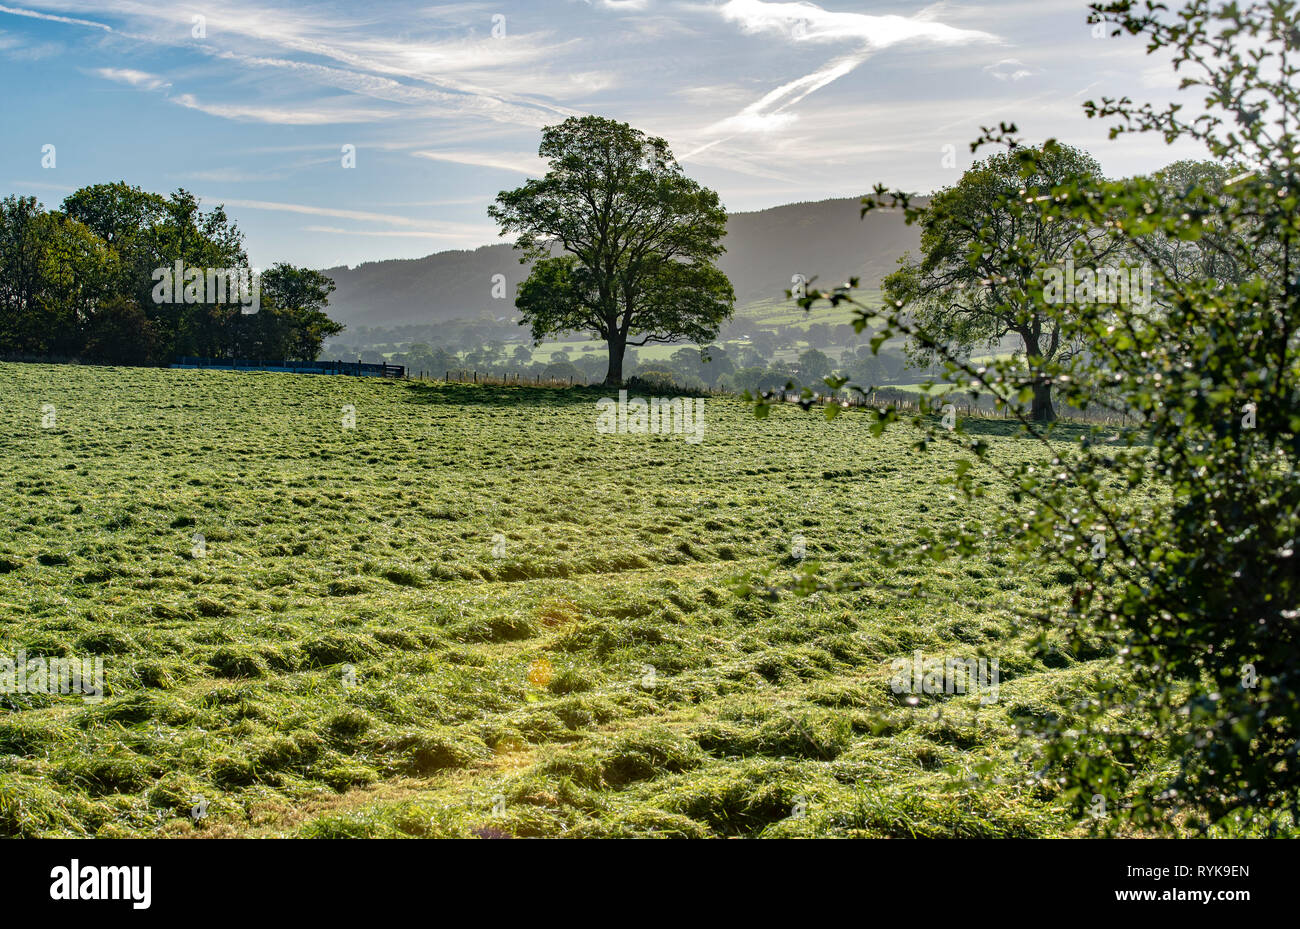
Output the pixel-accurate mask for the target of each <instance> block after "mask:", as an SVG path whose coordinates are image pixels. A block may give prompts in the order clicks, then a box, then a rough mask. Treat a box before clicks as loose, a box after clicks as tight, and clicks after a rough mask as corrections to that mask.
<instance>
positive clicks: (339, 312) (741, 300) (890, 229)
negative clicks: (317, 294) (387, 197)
mask: <svg viewBox="0 0 1300 929" xmlns="http://www.w3.org/2000/svg"><path fill="white" fill-rule="evenodd" d="M860 210H861V200H860V199H859V198H857V197H844V198H841V199H836V200H820V201H817V202H814V203H791V204H787V205H785V206H778V207H772V208H770V209H766V210H759V211H757V212H753V213H732V214H731V215H730V216H729V217H728V222H727V236H726V238H725V239H724V240H723V244H724V245H725V246H726V248H727V252H726V254H725V255H723V256H722V258H721V260H720V261H719V266H720V267H721V268H722V270H723V271H725V272H726V274H727V276H728V277H730V278H731V283H732V285H733V286H734V287H735V289H736V300H737V303H738V304H739V305H744V304H746V303H749V302H751V301H754V300H761V299H765V298H779V297H780V295H781V293H782V292H783V291H785V290H788V289H789V288H790V279H791V277H792V276H793V275H794V274H803V275H805V276H807V277H809V278H812V277H814V276H816V277H817V279H818V281H817V283H818V284H823V285H828V286H829V285H832V284H835V283H840V282H842V281H843V280H844V279H845V278H847V277H849V276H852V275H857V276H858V277H860V278H862V286H864V287H874V286H876V284H877V283H878V282H879V279H880V278H881V277H882V276H883V275H885V274H887V273H888V272H889V271H890V270H891V269H892V268H893V267H894V264H895V261H896V260H897V259H898V257H899V256H900V255H902V254H903V253H904V252H906V251H909V250H912V251H915V250H916V248H917V245H918V241H919V233H918V230H917V229H916V228H915V227H909V226H907V225H905V224H904V222H903V214H902V212H901V211H893V212H872V213H868V214H867V215H866V216H865V217H862V218H859V213H860ZM325 273H326V274H328V275H329V276H330V277H332V278H333V279H334V282H335V283H336V284H337V285H338V289H337V291H335V293H334V294H333V296H332V297H331V299H330V308H329V314H330V316H331V317H332V318H334V319H336V320H338V321H339V322H342V323H346V324H348V325H349V326H392V325H402V324H407V323H428V322H436V321H439V320H445V319H456V318H464V317H479V316H482V315H485V314H490V315H493V316H497V317H500V316H510V315H513V313H514V310H513V303H512V300H511V298H512V297H513V295H514V290H515V285H516V284H518V282H519V281H520V280H522V278H523V277H524V276H525V275H526V274H527V267H526V266H525V265H521V264H519V262H518V256H517V253H516V252H514V250H513V249H512V248H511V246H510V245H509V244H508V243H506V242H502V243H501V244H497V245H488V246H484V247H482V248H479V249H475V250H473V251H447V252H437V253H436V254H433V255H428V256H426V257H424V258H412V259H397V260H393V261H375V262H367V263H365V264H362V265H358V266H357V267H355V268H346V267H338V268H327V269H325ZM498 274H500V275H504V277H505V283H506V286H505V288H504V291H505V293H506V294H507V297H506V299H504V300H501V299H494V298H493V280H494V278H493V276H494V275H498ZM497 292H498V293H500V292H501V288H497Z"/></svg>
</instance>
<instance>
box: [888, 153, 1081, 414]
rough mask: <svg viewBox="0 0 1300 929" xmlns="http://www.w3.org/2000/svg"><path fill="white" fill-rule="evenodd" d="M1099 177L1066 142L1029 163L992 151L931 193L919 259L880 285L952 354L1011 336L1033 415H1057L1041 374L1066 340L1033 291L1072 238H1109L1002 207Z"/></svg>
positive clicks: (922, 354)
mask: <svg viewBox="0 0 1300 929" xmlns="http://www.w3.org/2000/svg"><path fill="white" fill-rule="evenodd" d="M1100 175H1101V169H1100V167H1099V166H1098V164H1097V162H1096V160H1095V159H1094V158H1093V157H1092V156H1091V155H1089V154H1087V153H1086V152H1083V151H1080V150H1079V149H1076V148H1071V147H1070V146H1068V145H1056V144H1054V145H1052V146H1050V147H1047V148H1045V149H1043V150H1042V157H1041V158H1037V159H1033V160H1032V161H1030V160H1026V159H1024V158H1021V157H1019V155H1018V154H1017V153H1010V152H1008V153H1000V154H996V155H993V156H991V157H989V158H987V159H985V160H984V161H981V162H979V163H977V164H975V165H974V166H973V167H971V168H970V169H969V170H968V171H966V173H965V174H963V175H962V177H961V180H960V181H958V182H957V184H956V186H954V187H949V188H947V189H945V190H943V191H940V192H939V193H937V194H935V195H934V197H933V198H932V200H931V202H930V208H929V209H928V210H926V211H925V214H924V215H923V216H922V217H921V219H920V225H921V258H920V259H919V260H908V259H906V258H905V259H904V260H903V262H902V267H900V268H899V269H898V270H897V271H895V272H894V273H893V274H891V275H889V277H887V278H885V282H884V292H885V300H886V302H887V304H889V305H892V306H895V307H903V308H905V309H906V310H907V312H908V313H909V314H910V316H911V317H912V318H913V319H914V320H915V321H916V324H917V326H918V327H920V328H924V329H925V330H927V331H928V332H931V333H936V334H938V335H940V336H941V337H942V338H944V339H946V340H947V342H948V345H949V346H951V347H952V348H953V349H954V350H955V351H956V352H957V353H958V354H962V353H969V352H970V351H972V350H973V349H975V348H977V347H988V346H993V345H997V344H999V343H1000V342H1001V340H1002V339H1003V338H1004V337H1006V336H1008V335H1017V336H1019V337H1020V339H1021V341H1022V342H1023V343H1024V353H1025V360H1026V364H1027V366H1028V371H1027V372H1026V376H1025V380H1026V381H1027V382H1028V383H1029V384H1030V389H1031V390H1032V408H1031V409H1032V413H1031V415H1032V418H1033V419H1035V420H1036V421H1039V422H1047V421H1051V420H1053V419H1055V418H1056V411H1055V408H1054V407H1053V405H1052V385H1051V383H1050V379H1047V378H1044V377H1042V376H1041V371H1042V370H1043V368H1044V366H1045V365H1048V364H1050V363H1051V362H1052V361H1053V360H1055V358H1056V357H1057V354H1058V353H1059V352H1060V351H1061V350H1062V349H1063V348H1064V347H1065V346H1064V345H1063V343H1062V339H1061V326H1060V323H1059V321H1058V320H1057V319H1055V318H1053V315H1052V314H1051V313H1048V312H1045V311H1044V310H1043V309H1042V307H1041V301H1040V300H1038V299H1037V297H1036V295H1037V294H1040V293H1041V291H1042V284H1041V280H1040V276H1041V273H1042V268H1043V266H1044V265H1046V264H1054V263H1057V262H1064V261H1065V260H1066V259H1068V258H1070V257H1071V255H1072V254H1073V250H1074V247H1075V244H1076V243H1079V242H1081V241H1085V240H1087V241H1107V234H1106V230H1105V229H1104V227H1099V228H1088V227H1085V226H1083V225H1082V224H1080V223H1079V222H1077V221H1065V222H1056V221H1053V220H1051V219H1048V218H1046V217H1043V216H1040V215H1039V214H1024V213H1023V212H1020V211H1014V210H1011V209H1008V208H1007V207H1006V205H1005V204H1006V202H1007V198H1008V196H1012V197H1014V196H1015V195H1017V194H1019V195H1020V196H1021V197H1034V196H1040V197H1050V196H1051V193H1052V191H1053V189H1054V188H1057V187H1060V186H1063V185H1065V184H1067V183H1079V182H1081V181H1084V180H1086V179H1088V178H1092V177H1100ZM1029 256H1032V260H1029ZM909 351H910V353H911V354H912V356H913V358H914V359H915V360H916V361H918V362H919V363H920V364H922V365H929V364H930V363H931V362H933V361H934V359H935V357H936V353H935V351H934V349H933V348H932V347H930V346H926V345H923V344H921V343H918V342H915V341H913V342H912V343H910V345H909Z"/></svg>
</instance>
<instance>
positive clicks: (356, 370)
mask: <svg viewBox="0 0 1300 929" xmlns="http://www.w3.org/2000/svg"><path fill="white" fill-rule="evenodd" d="M171 366H172V367H173V368H206V369H213V370H218V371H277V372H284V373H291V374H348V375H351V376H353V377H405V376H406V368H405V367H404V366H402V365H390V364H370V363H369V362H364V361H251V360H248V359H241V358H191V357H184V358H178V359H177V360H176V361H175V362H173V363H172V365H171Z"/></svg>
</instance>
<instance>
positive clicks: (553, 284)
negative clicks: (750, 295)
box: [488, 116, 735, 385]
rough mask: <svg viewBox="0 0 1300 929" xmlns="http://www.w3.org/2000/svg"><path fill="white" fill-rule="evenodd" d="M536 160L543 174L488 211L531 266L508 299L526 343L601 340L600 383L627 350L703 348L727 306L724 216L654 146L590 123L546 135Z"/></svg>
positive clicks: (634, 133)
mask: <svg viewBox="0 0 1300 929" xmlns="http://www.w3.org/2000/svg"><path fill="white" fill-rule="evenodd" d="M539 154H540V155H541V156H542V157H543V158H546V159H548V160H549V162H550V169H549V170H548V171H547V173H546V175H545V176H544V177H542V178H540V179H534V180H530V181H528V182H527V183H525V184H524V185H523V186H522V187H519V188H517V189H515V190H511V191H502V192H501V193H500V194H498V195H497V198H496V202H495V203H494V204H493V205H492V206H491V207H489V209H488V213H489V215H490V216H491V217H492V218H493V219H495V220H496V221H497V222H498V223H499V224H500V226H501V230H502V233H501V234H502V235H507V234H510V233H515V234H516V236H517V237H516V239H515V247H516V248H518V249H520V250H521V252H522V253H523V257H522V258H521V261H522V260H528V259H532V260H533V261H534V264H533V269H532V272H531V274H530V275H529V277H528V278H527V280H525V281H523V282H522V283H521V284H520V285H519V292H518V295H517V298H516V306H517V307H518V308H519V310H520V312H521V313H522V315H523V320H522V322H523V323H524V324H525V325H528V326H529V327H530V328H531V332H532V336H533V338H534V340H535V341H538V342H540V341H541V340H542V339H544V338H546V337H547V336H550V335H554V334H558V333H563V332H590V333H592V334H593V335H595V336H598V337H599V338H601V339H604V340H605V342H606V343H607V345H608V348H609V368H608V372H607V374H606V383H607V384H611V385H618V384H621V383H622V379H623V356H624V354H625V352H626V349H627V346H629V345H634V346H635V345H646V344H648V343H651V342H671V341H680V340H689V341H692V342H695V343H697V344H704V343H706V342H708V341H710V340H712V339H713V338H714V337H715V336H716V335H717V332H718V327H719V326H720V325H721V323H722V322H723V321H724V320H726V319H727V318H728V317H729V316H730V315H731V310H732V306H733V304H734V302H735V295H734V293H733V291H732V287H731V283H730V281H728V280H727V277H726V275H725V274H723V273H722V272H721V271H719V270H718V269H717V267H716V266H715V265H714V261H715V260H716V259H717V257H718V256H719V255H721V254H722V251H723V249H722V245H721V244H720V243H721V239H722V236H723V234H724V233H725V230H726V219H727V217H726V212H725V211H724V210H723V208H722V206H721V204H720V203H719V201H718V195H717V194H716V193H714V192H713V191H711V190H709V189H707V188H705V187H702V186H701V185H700V184H698V183H696V182H695V181H693V180H691V179H689V178H687V177H686V176H685V175H684V174H683V173H682V170H681V167H680V166H679V165H678V164H677V162H676V160H675V159H674V158H673V156H672V152H670V151H669V149H668V145H667V143H666V142H665V141H664V140H663V139H660V138H652V137H649V136H646V135H645V134H644V133H642V132H640V131H638V130H636V129H633V128H632V127H631V126H629V125H627V124H626V123H620V122H616V121H614V120H610V119H604V118H601V117H598V116H583V117H572V118H570V119H567V120H565V121H564V122H563V123H561V124H559V125H556V126H549V127H547V128H546V129H545V130H543V133H542V143H541V147H540V149H539Z"/></svg>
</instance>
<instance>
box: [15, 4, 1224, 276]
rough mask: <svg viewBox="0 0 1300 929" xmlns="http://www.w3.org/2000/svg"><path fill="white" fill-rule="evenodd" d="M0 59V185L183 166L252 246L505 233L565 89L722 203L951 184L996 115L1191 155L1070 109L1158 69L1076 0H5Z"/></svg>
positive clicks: (427, 246) (164, 174)
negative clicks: (626, 126)
mask: <svg viewBox="0 0 1300 929" xmlns="http://www.w3.org/2000/svg"><path fill="white" fill-rule="evenodd" d="M199 17H201V19H200V18H199ZM0 86H3V87H4V88H5V91H4V95H3V103H0V116H2V119H3V122H2V123H0V124H2V125H3V126H4V129H5V132H4V139H3V142H0V192H3V193H4V194H9V193H21V194H31V195H35V196H37V197H39V198H40V199H41V200H42V201H43V202H44V203H46V204H47V205H50V206H55V205H57V204H58V203H59V201H60V200H62V198H63V197H64V196H65V195H66V193H68V192H70V191H71V190H74V189H76V188H77V187H80V186H82V185H85V184H90V183H95V182H101V181H111V180H126V181H128V182H130V183H132V184H138V185H140V186H142V187H145V188H147V189H150V190H156V191H159V192H168V191H171V190H174V189H176V188H177V187H185V188H186V189H188V190H191V191H193V192H194V193H196V194H198V195H200V196H201V197H202V198H203V199H204V201H205V203H207V204H209V205H210V204H215V203H225V204H226V206H227V210H228V212H229V213H230V214H231V215H232V216H233V217H234V218H235V219H236V221H237V222H238V224H239V226H240V228H241V229H242V230H243V231H244V232H245V234H246V236H247V242H248V248H249V253H250V257H251V258H252V261H253V263H254V265H256V266H266V265H269V264H271V263H272V262H275V261H281V260H287V261H292V262H294V263H297V264H305V265H311V266H314V267H326V266H331V265H336V264H350V265H355V264H358V263H360V262H362V261H372V260H378V259H384V258H406V257H417V256H421V255H426V254H429V253H430V252H435V251H442V250H444V249H450V248H474V247H477V246H479V245H484V244H489V243H491V242H494V241H498V239H497V237H496V230H495V229H494V228H493V226H492V224H491V222H490V220H489V219H488V217H487V215H486V212H485V210H486V206H487V204H488V203H489V202H490V201H491V199H492V197H493V196H494V195H495V194H496V193H497V191H499V190H501V189H504V188H509V187H514V186H516V185H518V184H519V183H520V182H521V181H522V180H523V179H524V178H525V177H526V176H527V175H528V174H530V173H533V174H536V173H540V172H541V171H542V170H543V167H542V163H541V162H540V161H538V159H537V156H536V151H537V144H538V141H539V137H540V130H541V127H543V126H545V125H547V124H550V123H553V122H558V121H560V120H562V119H564V118H565V117H566V116H568V115H572V114H581V113H597V114H600V115H602V116H610V117H614V118H617V119H621V120H625V121H627V122H630V123H632V124H633V125H634V126H636V127H637V128H640V129H643V130H645V131H647V132H650V133H652V134H655V135H661V136H663V137H665V138H666V139H667V140H668V141H669V143H670V144H671V146H672V148H673V151H674V152H675V153H676V155H677V156H678V159H679V160H680V161H681V162H682V164H683V167H684V168H685V169H686V171H687V172H688V173H689V174H690V175H692V176H693V177H695V178H697V179H698V180H700V181H701V182H703V183H705V184H707V185H709V186H711V187H713V188H714V189H716V190H717V191H718V192H719V193H720V194H721V196H722V200H723V203H724V204H725V205H726V206H727V208H728V209H729V210H732V211H736V210H754V209H761V208H763V207H767V206H774V205H777V204H781V203H789V202H792V201H798V200H817V199H822V198H825V197H836V196H852V195H858V194H861V193H863V192H865V191H866V190H868V189H870V187H871V186H872V185H873V184H874V183H875V182H877V181H880V182H884V183H887V184H889V185H891V186H901V187H904V188H907V189H911V190H921V191H928V190H932V189H935V188H937V187H941V186H944V185H947V184H951V183H953V182H954V181H955V180H956V179H957V177H958V176H959V174H960V170H961V169H962V168H964V167H966V166H968V165H969V164H970V162H971V160H972V156H971V155H970V152H969V148H968V143H969V141H970V140H971V139H972V138H974V137H975V136H976V135H978V134H979V127H980V126H981V125H993V124H996V123H997V122H998V121H999V120H1004V119H1005V120H1015V121H1016V122H1017V123H1018V124H1019V126H1020V127H1021V129H1022V131H1023V132H1024V133H1025V134H1026V135H1027V136H1028V137H1030V138H1035V139H1038V138H1045V137H1048V136H1053V137H1056V138H1059V139H1062V140H1064V141H1067V142H1070V143H1072V144H1076V145H1082V146H1084V147H1086V148H1088V149H1090V150H1091V151H1092V152H1093V153H1094V154H1095V155H1097V156H1098V158H1099V160H1100V161H1101V163H1102V166H1103V168H1104V169H1105V170H1106V171H1107V173H1109V174H1112V175H1119V174H1129V173H1134V172H1139V171H1148V170H1152V169H1154V168H1157V167H1160V166H1161V165H1164V164H1166V163H1168V162H1170V161H1172V160H1174V159H1176V158H1179V157H1197V156H1199V155H1200V152H1198V151H1196V150H1195V149H1190V148H1179V149H1170V148H1168V147H1167V146H1166V145H1165V144H1164V143H1163V141H1162V140H1160V139H1158V138H1156V137H1154V136H1152V137H1134V138H1131V139H1122V140H1120V141H1116V142H1108V141H1106V131H1105V130H1106V128H1107V127H1106V125H1105V124H1101V123H1098V122H1097V121H1090V120H1088V119H1086V118H1085V117H1084V116H1083V114H1082V110H1081V106H1080V105H1081V104H1082V102H1083V101H1084V100H1086V99H1089V98H1099V97H1100V96H1102V95H1104V94H1113V95H1114V94H1124V93H1127V94H1129V95H1130V96H1132V97H1134V98H1136V99H1138V100H1148V99H1149V100H1154V101H1163V100H1167V99H1169V98H1170V97H1171V96H1172V95H1173V94H1174V93H1175V90H1174V87H1175V80H1174V77H1173V73H1172V71H1171V70H1170V69H1169V68H1168V67H1167V65H1165V64H1164V63H1163V62H1162V61H1161V60H1158V59H1155V58H1151V57H1148V56H1146V55H1145V54H1144V49H1143V44H1142V43H1141V42H1140V41H1139V40H1135V39H1133V38H1127V37H1126V38H1111V37H1108V36H1104V37H1097V36H1094V34H1093V29H1092V27H1090V26H1089V25H1088V24H1087V22H1086V3H1085V2H1082V0H998V2H989V3H950V2H941V3H937V4H926V3H909V2H901V0H899V2H893V0H883V2H870V3H861V2H859V3H851V2H843V0H825V2H822V3H819V4H814V3H806V2H798V3H786V2H765V0H717V2H707V0H695V2H688V0H530V2H524V3H508V2H498V0H489V2H486V3H473V2H471V3H443V4H439V3H432V4H431V3H406V2H372V3H355V2H353V3H347V4H343V3H316V4H300V3H294V4H288V3H283V4H276V3H272V2H270V0H232V2H222V3H209V2H206V0H195V2H194V3H193V4H192V5H191V4H182V5H179V6H176V5H171V4H151V3H145V2H139V0H127V2H116V0H97V2H93V3H92V2H81V0H60V2H38V3H33V2H27V3H20V2H12V3H11V2H3V3H0ZM46 145H53V146H54V156H55V157H54V165H53V166H52V167H44V166H43V165H42V150H43V146H46ZM345 145H351V146H354V147H355V153H356V154H355V167H353V168H345V167H343V146H345ZM947 146H951V148H946V147H947ZM945 154H949V155H953V154H955V166H952V164H951V160H950V159H949V160H948V161H947V162H946V159H945ZM46 161H48V159H46Z"/></svg>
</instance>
